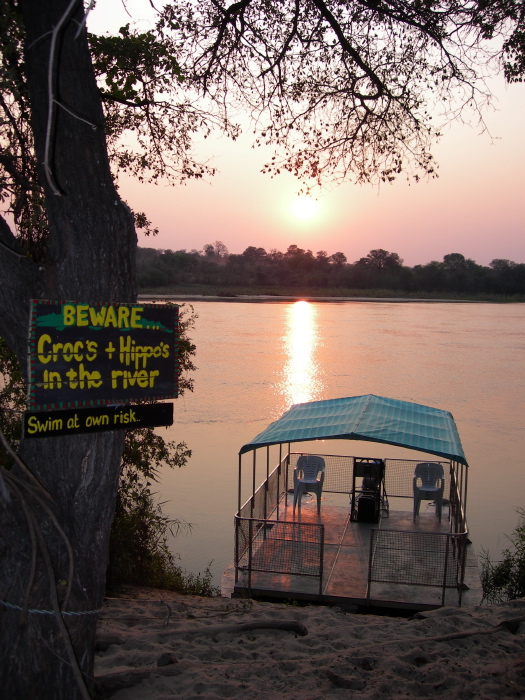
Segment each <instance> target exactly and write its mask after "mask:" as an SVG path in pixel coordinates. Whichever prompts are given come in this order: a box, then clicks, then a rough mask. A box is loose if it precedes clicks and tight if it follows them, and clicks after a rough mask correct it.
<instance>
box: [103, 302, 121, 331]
mask: <svg viewBox="0 0 525 700" xmlns="http://www.w3.org/2000/svg"><path fill="white" fill-rule="evenodd" d="M108 326H113V327H114V328H117V326H118V321H117V314H116V313H115V309H114V307H113V306H108V310H107V311H106V320H105V322H104V328H107V327H108Z"/></svg>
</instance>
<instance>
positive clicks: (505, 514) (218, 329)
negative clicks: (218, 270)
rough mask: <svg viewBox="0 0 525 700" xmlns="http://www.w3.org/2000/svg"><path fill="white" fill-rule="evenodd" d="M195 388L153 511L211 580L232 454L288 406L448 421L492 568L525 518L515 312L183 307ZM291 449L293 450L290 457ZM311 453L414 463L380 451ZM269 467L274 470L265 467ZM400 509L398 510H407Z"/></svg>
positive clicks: (187, 560) (233, 471)
mask: <svg viewBox="0 0 525 700" xmlns="http://www.w3.org/2000/svg"><path fill="white" fill-rule="evenodd" d="M192 306H193V307H194V310H195V312H196V313H197V314H198V318H197V320H196V325H195V328H194V329H193V330H192V331H191V333H190V336H191V337H192V339H193V340H194V342H195V343H196V345H197V356H196V358H195V364H196V365H197V367H198V369H197V371H196V372H195V373H194V378H195V391H194V393H193V394H192V393H187V394H186V395H185V396H183V397H181V398H179V399H177V400H176V401H175V421H174V425H173V427H171V428H169V429H159V431H160V432H161V434H162V435H163V436H164V437H166V438H167V439H172V440H178V441H181V440H182V441H185V442H186V443H187V445H188V447H189V448H191V449H192V450H193V456H192V458H191V459H190V461H189V462H188V464H187V466H186V467H184V468H182V469H179V470H176V471H171V470H168V469H166V470H164V471H163V472H162V474H161V483H160V484H159V486H158V498H159V500H160V501H163V502H165V504H164V506H163V508H164V511H165V512H166V513H167V514H168V515H170V516H172V517H175V518H178V519H179V520H181V521H184V522H187V523H192V528H191V533H190V534H187V535H179V536H177V537H176V538H173V540H171V541H170V545H171V547H172V549H173V550H174V551H175V552H178V553H179V554H180V564H181V565H182V566H183V568H185V569H187V570H188V571H191V572H193V573H198V572H203V571H204V569H205V568H206V566H207V565H208V564H210V563H211V571H212V573H213V576H214V581H215V582H216V583H219V582H220V576H221V573H222V571H223V569H224V568H225V567H226V565H227V564H228V562H229V561H230V560H231V559H232V557H233V517H234V513H235V511H236V508H237V474H238V452H239V449H240V447H241V446H242V445H244V444H245V443H247V442H250V441H251V439H252V438H253V437H255V435H257V434H258V433H259V432H261V431H262V430H263V429H264V428H265V427H266V426H267V425H268V423H270V422H271V421H274V420H276V419H277V418H278V417H279V416H280V415H281V414H282V413H283V412H284V411H286V410H287V409H288V408H289V407H290V406H291V405H292V404H294V403H299V402H303V401H311V400H316V399H328V398H337V397H343V396H358V395H361V394H377V395H380V396H387V397H391V398H396V399H402V400H406V401H413V402H415V403H421V404H426V405H429V406H434V407H436V408H441V409H445V410H448V411H451V413H452V414H453V416H454V418H455V420H456V423H457V425H458V429H459V433H460V436H461V440H462V443H463V448H464V451H465V454H466V457H467V460H468V462H469V465H470V469H469V481H468V503H467V520H468V523H469V527H470V532H471V538H472V540H473V541H474V544H475V546H476V550H477V551H478V552H480V551H481V548H482V547H483V548H484V549H488V550H489V551H490V553H491V555H492V556H493V557H494V558H496V555H499V553H500V552H501V550H502V548H504V547H505V546H506V545H507V541H506V537H505V535H504V533H507V534H510V533H511V532H512V531H513V530H514V528H515V526H516V524H517V522H518V515H517V513H516V508H518V507H525V430H524V429H523V427H524V404H525V364H524V359H525V304H508V305H499V304H469V303H441V302H439V303H431V302H428V303H427V302H418V303H392V302H322V303H311V302H304V301H303V302H295V303H294V302H290V303H277V302H276V303H240V302H196V303H193V304H192ZM292 449H293V447H292ZM319 452H324V453H326V454H349V455H356V456H359V455H361V456H371V457H401V456H406V457H409V458H412V459H417V458H418V457H419V455H418V454H417V453H414V452H412V453H411V452H409V451H406V450H405V451H402V450H400V448H391V447H389V446H387V445H377V444H376V445H370V444H367V443H360V442H355V441H352V442H346V443H342V441H341V442H338V441H337V442H336V441H330V442H327V443H325V444H324V445H323V447H322V449H319ZM272 466H274V465H272ZM408 507H410V505H409V506H408Z"/></svg>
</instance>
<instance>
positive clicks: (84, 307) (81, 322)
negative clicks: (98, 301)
mask: <svg viewBox="0 0 525 700" xmlns="http://www.w3.org/2000/svg"><path fill="white" fill-rule="evenodd" d="M88 310H89V304H78V306H77V326H89V318H88Z"/></svg>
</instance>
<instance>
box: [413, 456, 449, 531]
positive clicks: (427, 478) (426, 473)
mask: <svg viewBox="0 0 525 700" xmlns="http://www.w3.org/2000/svg"><path fill="white" fill-rule="evenodd" d="M413 484H414V520H415V519H416V515H419V506H420V505H421V501H435V503H436V515H437V516H438V517H439V521H440V522H441V510H442V508H443V492H444V490H445V473H444V471H443V467H442V465H441V464H436V462H422V463H421V464H418V465H417V466H416V469H415V471H414V481H413Z"/></svg>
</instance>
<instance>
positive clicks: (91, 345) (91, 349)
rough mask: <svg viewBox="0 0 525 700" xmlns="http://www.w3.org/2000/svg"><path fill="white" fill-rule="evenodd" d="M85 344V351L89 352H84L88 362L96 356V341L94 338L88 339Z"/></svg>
mask: <svg viewBox="0 0 525 700" xmlns="http://www.w3.org/2000/svg"><path fill="white" fill-rule="evenodd" d="M86 345H87V351H88V353H89V354H86V360H87V361H88V362H92V361H93V360H94V359H95V358H96V356H97V348H98V343H97V342H95V341H94V340H88V341H87V343H86Z"/></svg>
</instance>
